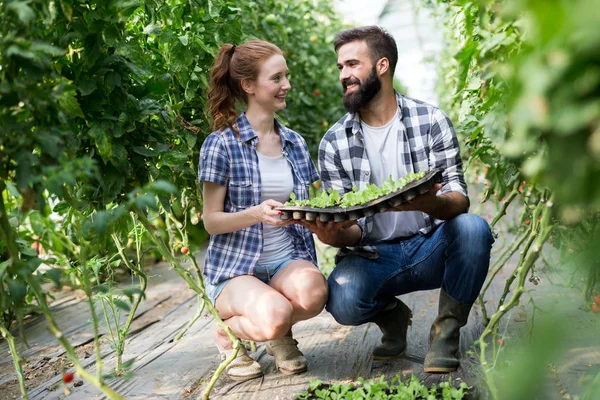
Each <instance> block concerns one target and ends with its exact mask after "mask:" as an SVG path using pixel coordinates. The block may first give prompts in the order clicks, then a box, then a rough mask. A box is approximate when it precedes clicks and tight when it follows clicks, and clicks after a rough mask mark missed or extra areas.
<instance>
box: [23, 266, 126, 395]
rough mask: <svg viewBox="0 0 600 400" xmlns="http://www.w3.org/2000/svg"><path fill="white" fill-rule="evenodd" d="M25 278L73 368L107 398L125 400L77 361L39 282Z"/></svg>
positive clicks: (32, 278) (30, 277)
mask: <svg viewBox="0 0 600 400" xmlns="http://www.w3.org/2000/svg"><path fill="white" fill-rule="evenodd" d="M26 280H27V283H28V284H29V285H30V288H31V290H32V291H33V293H34V296H35V298H36V299H37V301H38V304H39V306H40V309H41V310H42V313H43V314H44V316H45V317H46V320H47V321H48V329H49V330H50V332H51V333H52V334H53V335H54V337H55V338H56V340H58V342H59V343H60V344H61V345H62V347H63V348H64V349H65V351H66V352H67V355H68V356H69V358H70V359H71V362H73V365H74V366H75V370H76V371H77V373H78V374H79V375H80V376H81V377H82V378H83V379H85V380H86V381H88V382H89V383H91V384H92V385H94V386H96V387H97V388H98V389H100V390H101V391H102V392H103V393H104V394H105V395H106V396H107V397H108V398H109V399H113V400H125V398H124V397H122V396H121V395H119V394H118V393H117V392H115V391H114V390H113V389H112V388H110V387H109V386H108V385H106V384H105V383H104V382H103V381H102V380H101V379H98V378H96V377H95V376H94V375H92V374H90V373H89V372H87V371H86V369H85V368H84V367H83V366H82V365H81V363H80V362H79V359H78V358H77V354H76V353H75V349H74V348H73V346H71V343H70V342H69V341H68V340H67V338H65V336H64V334H63V333H62V331H61V330H60V329H59V328H58V326H57V324H56V321H55V320H54V316H53V315H52V312H51V311H50V309H49V307H48V303H47V302H46V297H45V296H44V293H43V292H42V288H41V286H40V284H39V282H38V281H37V280H36V279H35V278H34V277H32V276H28V277H26Z"/></svg>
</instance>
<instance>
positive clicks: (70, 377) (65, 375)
mask: <svg viewBox="0 0 600 400" xmlns="http://www.w3.org/2000/svg"><path fill="white" fill-rule="evenodd" d="M74 376H75V375H74V374H72V373H71V372H63V382H64V383H71V381H73V377H74Z"/></svg>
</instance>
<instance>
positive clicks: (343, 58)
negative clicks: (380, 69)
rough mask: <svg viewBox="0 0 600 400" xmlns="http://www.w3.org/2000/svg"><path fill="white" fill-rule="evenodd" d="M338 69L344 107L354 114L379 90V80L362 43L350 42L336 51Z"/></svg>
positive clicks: (367, 50)
mask: <svg viewBox="0 0 600 400" xmlns="http://www.w3.org/2000/svg"><path fill="white" fill-rule="evenodd" d="M338 69H339V71H340V82H341V83H342V87H343V89H344V107H346V109H347V110H348V111H349V112H352V113H356V112H358V111H359V110H360V109H361V108H362V107H364V106H365V105H367V104H368V103H369V102H370V101H371V100H372V99H373V97H375V95H376V94H377V93H379V90H380V89H381V80H380V79H379V76H378V74H377V69H376V67H375V65H373V63H372V62H371V57H370V54H369V49H368V48H367V44H366V43H365V42H364V41H356V42H350V43H347V44H345V45H343V46H342V47H340V48H339V49H338Z"/></svg>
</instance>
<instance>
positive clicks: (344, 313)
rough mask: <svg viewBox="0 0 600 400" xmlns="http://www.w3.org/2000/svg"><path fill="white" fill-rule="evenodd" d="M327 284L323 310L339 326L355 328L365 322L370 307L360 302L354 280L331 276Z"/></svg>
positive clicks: (358, 288)
mask: <svg viewBox="0 0 600 400" xmlns="http://www.w3.org/2000/svg"><path fill="white" fill-rule="evenodd" d="M327 283H328V285H329V299H328V300H327V305H326V307H325V309H326V310H327V311H328V312H329V313H330V314H331V315H332V316H333V318H334V319H335V320H336V321H337V322H338V323H339V324H341V325H352V326H356V325H361V324H363V323H365V322H367V317H368V316H369V314H370V311H371V310H370V305H369V304H368V303H365V302H364V301H363V300H361V293H362V291H361V290H360V285H357V283H359V282H356V278H355V279H352V278H351V277H348V276H340V274H338V276H334V275H333V274H332V275H331V276H330V277H329V279H328V280H327Z"/></svg>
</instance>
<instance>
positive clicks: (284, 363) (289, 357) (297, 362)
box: [265, 336, 308, 375]
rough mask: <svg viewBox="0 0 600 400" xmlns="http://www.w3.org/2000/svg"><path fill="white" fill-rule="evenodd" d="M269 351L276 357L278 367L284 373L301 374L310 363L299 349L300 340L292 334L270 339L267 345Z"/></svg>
mask: <svg viewBox="0 0 600 400" xmlns="http://www.w3.org/2000/svg"><path fill="white" fill-rule="evenodd" d="M265 347H266V349H267V353H269V354H270V355H272V356H273V357H274V358H275V365H276V366H277V369H278V370H279V371H281V372H282V373H284V374H288V375H290V374H299V373H301V372H304V371H306V368H307V365H308V363H307V362H306V358H305V357H304V354H302V352H301V351H300V349H298V342H297V341H296V340H295V339H294V338H293V337H291V336H284V337H282V338H281V339H276V340H269V341H268V342H267V344H266V345H265Z"/></svg>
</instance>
